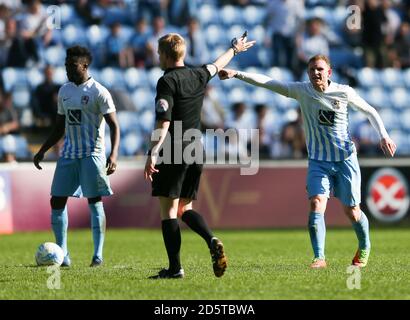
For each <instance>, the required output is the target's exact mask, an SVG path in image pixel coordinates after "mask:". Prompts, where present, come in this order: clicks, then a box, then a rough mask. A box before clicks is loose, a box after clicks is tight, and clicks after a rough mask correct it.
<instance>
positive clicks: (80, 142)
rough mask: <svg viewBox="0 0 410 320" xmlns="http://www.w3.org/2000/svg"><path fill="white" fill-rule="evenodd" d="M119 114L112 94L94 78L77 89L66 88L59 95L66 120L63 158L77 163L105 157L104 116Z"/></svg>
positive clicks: (67, 85) (60, 112)
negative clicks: (78, 159)
mask: <svg viewBox="0 0 410 320" xmlns="http://www.w3.org/2000/svg"><path fill="white" fill-rule="evenodd" d="M114 111H115V106H114V103H113V101H112V98H111V94H110V93H109V92H108V90H107V89H106V88H105V87H103V86H102V85H101V84H100V83H98V82H97V81H95V80H94V79H93V78H89V79H88V80H87V81H86V82H84V83H82V84H80V85H79V86H77V85H76V84H74V83H73V82H67V83H66V84H64V85H63V86H62V87H61V88H60V90H59V92H58V114H60V115H64V116H65V139H64V147H63V151H62V153H61V156H62V157H64V158H70V159H77V158H84V157H89V156H91V155H103V154H104V153H105V142H104V137H105V120H104V114H107V113H111V112H114Z"/></svg>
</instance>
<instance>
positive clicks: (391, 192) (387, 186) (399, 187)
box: [366, 168, 409, 222]
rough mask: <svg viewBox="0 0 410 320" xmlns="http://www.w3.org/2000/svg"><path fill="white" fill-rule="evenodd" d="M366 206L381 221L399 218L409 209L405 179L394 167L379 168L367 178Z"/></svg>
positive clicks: (391, 220)
mask: <svg viewBox="0 0 410 320" xmlns="http://www.w3.org/2000/svg"><path fill="white" fill-rule="evenodd" d="M366 201H367V207H368V208H369V210H370V212H371V214H373V216H374V217H376V218H377V219H378V220H380V221H383V222H395V221H399V220H401V219H402V218H403V217H404V216H405V215H406V213H407V211H408V209H409V188H408V184H407V181H406V179H405V178H404V177H403V175H402V174H401V173H400V172H399V171H398V170H396V169H393V168H388V169H379V170H377V171H376V172H375V173H374V174H373V176H372V177H371V178H370V180H369V184H368V188H367V199H366Z"/></svg>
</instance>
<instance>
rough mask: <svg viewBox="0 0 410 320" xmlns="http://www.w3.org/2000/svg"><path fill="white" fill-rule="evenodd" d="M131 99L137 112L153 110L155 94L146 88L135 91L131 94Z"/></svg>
mask: <svg viewBox="0 0 410 320" xmlns="http://www.w3.org/2000/svg"><path fill="white" fill-rule="evenodd" d="M131 99H132V101H133V102H134V105H135V106H136V108H137V110H144V109H149V110H154V105H155V93H154V92H153V91H151V89H150V88H148V87H144V88H138V89H136V90H135V91H134V92H133V93H132V96H131Z"/></svg>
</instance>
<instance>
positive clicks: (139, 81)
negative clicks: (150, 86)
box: [124, 68, 148, 90]
mask: <svg viewBox="0 0 410 320" xmlns="http://www.w3.org/2000/svg"><path fill="white" fill-rule="evenodd" d="M124 80H125V83H126V85H127V87H128V89H129V90H134V89H135V88H137V87H143V86H146V85H147V83H148V76H147V73H146V72H145V69H142V68H140V69H137V68H128V69H127V70H126V71H125V73H124Z"/></svg>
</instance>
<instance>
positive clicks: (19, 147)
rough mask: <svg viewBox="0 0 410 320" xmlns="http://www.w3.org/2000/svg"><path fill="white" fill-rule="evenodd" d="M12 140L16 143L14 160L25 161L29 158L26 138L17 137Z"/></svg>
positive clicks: (29, 153)
mask: <svg viewBox="0 0 410 320" xmlns="http://www.w3.org/2000/svg"><path fill="white" fill-rule="evenodd" d="M14 138H15V141H16V158H17V159H26V160H27V159H29V158H31V152H30V149H29V147H28V143H27V140H26V138H24V137H22V136H19V135H16V136H14Z"/></svg>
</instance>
